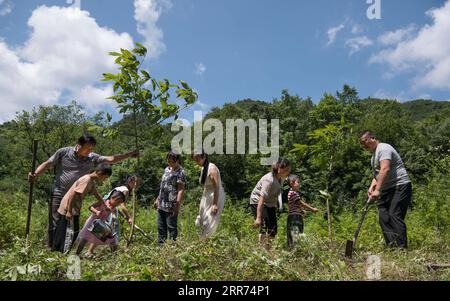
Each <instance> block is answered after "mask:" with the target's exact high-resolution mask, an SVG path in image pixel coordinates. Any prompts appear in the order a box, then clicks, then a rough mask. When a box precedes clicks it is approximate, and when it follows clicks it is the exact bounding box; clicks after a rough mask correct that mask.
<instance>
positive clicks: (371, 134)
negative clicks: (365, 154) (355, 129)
mask: <svg viewBox="0 0 450 301" xmlns="http://www.w3.org/2000/svg"><path fill="white" fill-rule="evenodd" d="M363 136H368V137H369V138H373V139H377V137H375V135H374V133H372V132H371V131H369V130H364V131H362V132H361V133H360V134H359V138H361V137H363Z"/></svg>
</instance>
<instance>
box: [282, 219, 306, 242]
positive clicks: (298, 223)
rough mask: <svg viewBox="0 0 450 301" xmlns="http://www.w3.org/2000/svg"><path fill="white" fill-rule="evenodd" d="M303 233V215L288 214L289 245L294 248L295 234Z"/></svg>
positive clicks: (287, 232)
mask: <svg viewBox="0 0 450 301" xmlns="http://www.w3.org/2000/svg"><path fill="white" fill-rule="evenodd" d="M302 233H303V216H301V215H300V214H292V215H288V218H287V227H286V234H287V241H288V247H289V248H290V249H292V248H293V247H294V240H295V237H294V236H295V235H298V234H302Z"/></svg>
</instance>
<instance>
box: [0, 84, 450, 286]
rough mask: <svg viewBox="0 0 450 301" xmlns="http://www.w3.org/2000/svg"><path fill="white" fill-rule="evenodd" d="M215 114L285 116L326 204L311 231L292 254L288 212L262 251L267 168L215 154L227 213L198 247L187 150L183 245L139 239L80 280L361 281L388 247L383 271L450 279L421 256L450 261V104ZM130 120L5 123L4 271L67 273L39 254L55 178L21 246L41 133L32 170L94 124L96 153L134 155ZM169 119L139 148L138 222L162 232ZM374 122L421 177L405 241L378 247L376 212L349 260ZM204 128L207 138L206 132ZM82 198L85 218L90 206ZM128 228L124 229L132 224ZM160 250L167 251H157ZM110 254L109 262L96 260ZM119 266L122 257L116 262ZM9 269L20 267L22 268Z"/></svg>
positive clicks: (312, 188)
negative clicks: (157, 207)
mask: <svg viewBox="0 0 450 301" xmlns="http://www.w3.org/2000/svg"><path fill="white" fill-rule="evenodd" d="M209 118H216V119H219V120H221V121H222V122H223V124H225V120H226V119H238V118H240V119H244V120H247V119H255V120H259V119H267V120H268V121H270V120H272V119H279V121H280V156H281V157H284V158H288V159H289V160H291V161H292V162H293V169H292V173H294V174H297V175H299V176H300V181H301V187H300V191H301V193H302V195H303V196H304V199H305V200H306V201H307V202H308V203H310V204H312V205H314V206H316V207H317V208H319V209H320V212H319V213H318V214H316V215H314V216H308V217H307V218H306V221H305V224H306V226H305V233H306V234H307V236H306V237H307V238H306V239H305V240H304V241H302V242H301V243H300V245H299V246H297V247H296V248H295V250H293V251H288V250H287V248H286V237H285V232H284V230H285V225H284V224H285V223H286V215H285V213H283V212H281V213H280V220H279V223H280V229H279V235H278V236H277V240H276V246H275V249H274V250H273V251H272V252H267V251H266V250H264V249H262V248H260V247H259V246H258V244H257V242H256V234H257V231H256V230H255V229H253V228H252V227H251V225H252V222H253V219H252V216H251V214H250V212H249V211H248V209H247V205H248V197H249V195H250V192H251V191H252V189H253V187H254V186H255V184H256V183H257V182H258V180H259V179H260V178H261V177H262V176H263V175H264V174H265V173H267V172H268V167H267V166H262V165H260V160H259V159H260V158H261V156H263V155H261V154H257V155H249V154H245V155H214V154H213V155H211V156H210V161H211V162H214V163H215V164H216V165H217V166H218V167H219V169H220V170H221V176H222V181H223V184H224V188H225V191H226V195H227V196H226V208H225V211H224V214H223V215H224V217H223V220H222V223H221V226H220V228H219V232H218V234H217V236H216V237H214V238H212V239H210V240H208V241H206V242H203V241H199V240H198V237H197V233H196V229H195V227H194V226H193V219H194V218H195V215H196V214H197V213H196V212H197V210H198V202H199V199H200V195H201V188H200V186H199V184H198V175H199V169H198V168H197V166H196V165H195V163H194V162H193V160H192V159H191V158H190V156H189V155H185V156H183V162H182V163H183V164H182V165H183V167H184V169H185V171H186V175H187V179H188V186H187V192H186V194H187V196H186V201H185V203H184V205H183V208H182V211H181V218H180V229H181V230H180V231H181V234H180V239H179V241H178V242H177V243H170V244H168V245H167V246H164V247H163V248H158V247H157V246H156V244H155V242H154V241H153V242H150V241H148V240H146V239H145V238H144V237H142V236H140V235H139V233H137V234H136V240H135V242H134V243H133V245H132V246H131V248H130V249H129V250H128V251H127V252H124V251H123V250H124V246H122V245H121V250H119V252H118V253H117V254H114V255H108V254H107V252H106V251H105V252H103V253H101V254H102V255H100V259H98V260H101V261H103V262H104V265H102V267H101V268H96V265H95V259H94V261H87V262H83V268H82V279H112V280H121V279H150V280H158V279H159V280H164V279H173V280H178V279H193V280H216V279H217V280H218V279H227V280H233V279H237V280H255V279H257V280H269V279H278V280H300V279H302V280H333V279H365V260H366V258H367V256H368V254H381V256H382V258H383V260H384V261H383V271H382V273H383V277H385V279H398V280H403V279H417V280H422V279H442V280H444V279H445V280H450V272H449V270H448V269H447V270H445V269H444V270H439V271H434V270H431V271H430V270H428V269H427V268H426V264H427V263H432V262H441V263H445V262H448V261H449V260H450V258H449V254H450V244H449V241H450V240H449V238H450V237H449V231H448V229H450V228H449V226H450V200H449V195H450V191H449V188H450V175H449V170H450V103H449V102H437V101H432V100H413V101H410V102H405V103H399V102H397V101H394V100H384V99H374V98H368V99H360V98H359V96H358V92H357V90H356V88H351V87H349V86H347V85H345V86H344V87H343V89H342V90H341V91H337V92H336V93H333V94H329V93H326V94H324V96H323V97H322V99H320V101H318V102H317V103H314V102H313V101H312V99H310V98H302V97H300V96H297V95H291V94H290V93H289V92H288V91H287V90H284V91H282V93H281V96H280V97H279V98H277V99H274V100H272V101H266V100H264V101H261V100H252V99H245V100H240V101H237V102H235V103H228V104H225V105H224V106H223V107H220V108H219V107H217V108H213V109H211V110H210V111H209V112H208V114H207V115H206V116H205V117H204V120H207V119H209ZM132 122H133V120H132V118H131V116H125V117H124V118H123V119H121V120H119V121H117V122H111V120H110V118H109V116H107V114H106V113H103V112H99V113H98V114H96V115H94V116H87V115H86V114H85V113H84V112H83V108H82V107H81V106H79V105H78V104H76V103H75V102H73V103H71V104H70V105H68V106H48V107H44V106H41V107H39V108H34V109H31V108H30V110H29V111H24V112H20V113H18V114H17V116H16V118H15V119H14V120H11V121H9V122H6V123H4V124H2V125H0V152H1V153H2V156H0V191H1V192H0V217H1V220H2V221H1V224H2V225H1V227H0V229H1V230H0V256H1V260H0V261H1V263H0V279H10V278H14V277H13V276H14V275H16V277H17V278H18V279H65V278H64V277H65V265H64V262H65V258H64V257H63V255H59V254H51V253H48V252H47V251H46V250H45V247H44V238H45V237H44V236H45V233H46V230H45V227H46V214H47V211H46V210H47V209H46V206H47V205H46V204H47V202H48V199H49V195H50V190H51V183H52V176H53V175H52V173H51V172H48V173H47V174H46V175H45V176H41V177H40V178H39V180H38V181H37V184H36V189H35V198H34V199H35V203H34V208H33V216H32V237H31V239H32V245H31V249H27V250H26V249H24V246H25V243H24V240H23V237H24V232H25V223H26V203H27V192H28V183H27V181H26V175H27V173H28V171H29V170H30V166H31V149H32V141H33V140H34V139H38V140H39V148H38V153H37V162H38V164H40V163H42V162H44V161H45V160H47V159H48V158H49V157H50V156H51V155H52V154H53V153H54V152H55V151H56V150H57V149H58V148H61V147H64V146H72V145H75V143H76V141H77V139H78V137H79V136H80V135H81V134H82V133H84V132H89V133H91V134H92V135H94V136H95V137H96V138H97V141H98V144H97V146H96V148H95V152H96V153H99V154H105V155H108V154H116V153H123V152H126V151H131V150H133V145H134V140H133V139H134V138H133V132H132ZM170 126H171V124H170V123H167V124H165V125H163V126H162V127H158V126H154V125H152V124H149V123H148V121H147V120H146V119H145V118H144V117H142V118H138V128H139V140H140V141H139V145H141V148H142V149H141V150H140V151H141V158H140V164H141V169H140V173H141V174H140V175H141V177H142V179H143V183H142V185H141V186H140V188H139V190H138V200H139V204H140V207H139V210H138V215H137V218H136V223H137V224H138V225H140V226H141V227H142V228H144V229H145V231H147V232H148V233H149V234H150V235H151V236H152V237H155V235H156V213H155V212H154V210H153V209H151V204H152V203H153V201H154V199H155V197H156V195H157V193H158V189H159V181H160V178H161V175H162V172H163V169H164V167H165V166H166V160H165V155H166V153H167V152H168V151H169V150H170V144H171V140H172V138H173V136H174V135H175V134H176V133H173V132H171V131H170ZM363 130H371V131H373V132H374V133H375V135H376V136H377V137H378V138H379V139H380V140H381V141H382V142H386V143H389V144H391V145H393V146H394V147H395V148H396V149H397V150H398V152H399V153H400V155H401V157H402V159H403V161H404V163H405V166H406V169H407V170H408V172H409V174H410V176H411V178H412V182H413V206H412V211H411V213H410V214H408V216H407V224H408V226H409V228H408V231H409V232H408V235H409V237H410V249H409V250H408V251H407V252H403V251H393V250H387V249H384V246H383V241H382V235H381V231H380V229H379V225H378V223H377V221H376V209H375V207H372V209H371V212H370V214H369V218H368V221H367V223H366V224H365V225H364V228H363V231H362V233H361V238H360V241H359V243H358V246H357V248H358V251H357V256H356V259H355V261H354V262H347V261H345V259H343V258H342V256H341V255H342V254H343V251H344V250H343V248H344V244H345V240H346V239H350V238H351V236H352V235H353V231H354V230H355V227H356V225H357V219H358V218H359V212H360V209H361V208H362V205H363V204H364V201H365V198H366V193H367V188H368V186H369V184H370V181H371V169H370V153H368V152H366V151H364V150H363V149H362V147H361V146H360V144H359V140H358V138H359V137H358V135H359V134H360V132H361V131H363ZM204 135H207V133H204ZM133 169H134V163H133V161H132V160H128V161H124V162H122V163H119V164H116V165H114V166H113V175H112V177H111V178H110V180H108V181H107V182H105V184H104V185H102V186H100V187H99V190H100V191H101V192H107V191H109V190H110V189H111V187H113V186H115V185H117V184H118V183H120V182H121V181H122V180H123V178H124V176H125V175H126V174H128V173H132V172H133ZM320 190H322V191H324V190H326V191H327V192H328V193H329V195H330V201H331V205H332V214H333V238H332V240H331V242H330V241H329V239H328V236H327V220H326V218H327V217H326V214H325V212H326V208H325V205H324V200H323V197H321V194H320V193H319V191H320ZM88 203H89V204H90V200H87V201H85V202H84V205H83V210H85V211H84V216H82V219H83V220H84V219H85V218H86V217H87V216H88V214H87V209H86V208H85V206H87V204H88ZM124 227H125V228H126V227H127V225H124ZM162 254H164V256H162ZM102 256H103V257H102ZM27 263H28V264H31V265H39V266H40V268H42V272H41V273H39V275H37V274H36V273H21V272H20V271H19V272H18V273H17V272H16V273H15V272H14V271H17V270H15V266H17V265H24V264H27ZM116 263H117V264H116ZM14 273H15V274H14Z"/></svg>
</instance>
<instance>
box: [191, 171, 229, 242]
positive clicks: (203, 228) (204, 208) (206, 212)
mask: <svg viewBox="0 0 450 301" xmlns="http://www.w3.org/2000/svg"><path fill="white" fill-rule="evenodd" d="M213 169H216V170H217V175H218V178H219V199H218V203H217V207H219V210H218V212H217V214H216V215H213V214H212V213H211V209H212V208H211V207H212V205H213V202H214V185H213V183H212V181H211V179H210V178H209V174H210V173H211V170H213ZM224 204H225V191H224V189H223V186H222V180H221V178H220V171H219V169H218V168H217V166H216V165H214V164H213V163H209V167H208V176H207V177H206V181H205V185H204V189H203V195H202V199H201V201H200V211H199V215H198V216H197V220H196V221H195V225H196V226H197V227H200V238H205V237H208V236H210V235H212V234H213V233H214V232H216V230H217V227H218V226H219V221H220V215H221V214H222V211H223V207H224Z"/></svg>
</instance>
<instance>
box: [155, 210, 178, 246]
mask: <svg viewBox="0 0 450 301" xmlns="http://www.w3.org/2000/svg"><path fill="white" fill-rule="evenodd" d="M177 222H178V215H173V214H172V213H171V212H166V211H164V210H161V209H158V244H160V245H161V244H163V243H164V242H165V241H166V240H167V232H169V237H170V239H172V240H177V236H178V226H177Z"/></svg>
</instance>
